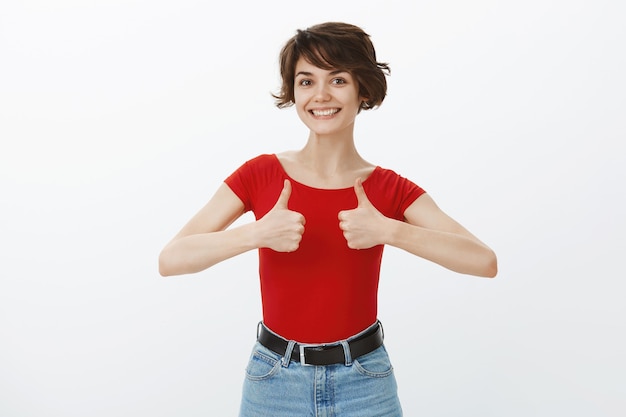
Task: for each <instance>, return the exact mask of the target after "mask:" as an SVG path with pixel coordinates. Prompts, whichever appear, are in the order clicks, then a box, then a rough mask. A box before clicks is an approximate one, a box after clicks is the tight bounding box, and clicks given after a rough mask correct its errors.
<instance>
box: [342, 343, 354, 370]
mask: <svg viewBox="0 0 626 417" xmlns="http://www.w3.org/2000/svg"><path fill="white" fill-rule="evenodd" d="M341 346H343V355H344V358H345V364H346V366H351V365H352V352H350V345H349V344H348V341H347V340H342V341H341Z"/></svg>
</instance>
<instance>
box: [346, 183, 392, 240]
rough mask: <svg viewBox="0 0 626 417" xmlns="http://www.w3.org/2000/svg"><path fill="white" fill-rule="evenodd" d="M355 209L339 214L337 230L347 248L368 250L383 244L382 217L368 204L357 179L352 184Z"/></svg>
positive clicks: (383, 220)
mask: <svg viewBox="0 0 626 417" xmlns="http://www.w3.org/2000/svg"><path fill="white" fill-rule="evenodd" d="M354 192H355V194H356V198H357V207H356V208H355V209H352V210H343V211H340V212H339V228H340V229H341V230H342V231H343V236H344V237H345V238H346V242H347V243H348V247H349V248H351V249H368V248H371V247H373V246H376V245H380V244H382V243H383V238H382V236H383V234H384V231H385V227H384V223H385V220H386V219H387V217H385V216H383V215H382V214H381V213H380V212H379V211H378V210H377V209H376V207H374V205H373V204H372V203H371V202H370V200H369V199H368V198H367V195H366V194H365V190H364V189H363V184H361V179H360V178H357V180H356V182H355V184H354Z"/></svg>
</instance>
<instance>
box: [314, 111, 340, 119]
mask: <svg viewBox="0 0 626 417" xmlns="http://www.w3.org/2000/svg"><path fill="white" fill-rule="evenodd" d="M310 112H311V113H312V114H313V116H318V117H319V116H332V115H333V114H336V113H337V112H339V109H324V110H310Z"/></svg>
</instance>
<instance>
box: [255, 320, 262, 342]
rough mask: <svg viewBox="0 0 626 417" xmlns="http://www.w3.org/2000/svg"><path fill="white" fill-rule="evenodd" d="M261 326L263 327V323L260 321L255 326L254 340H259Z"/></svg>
mask: <svg viewBox="0 0 626 417" xmlns="http://www.w3.org/2000/svg"><path fill="white" fill-rule="evenodd" d="M261 326H263V322H262V321H260V322H259V323H258V324H257V325H256V339H257V340H259V336H260V335H261Z"/></svg>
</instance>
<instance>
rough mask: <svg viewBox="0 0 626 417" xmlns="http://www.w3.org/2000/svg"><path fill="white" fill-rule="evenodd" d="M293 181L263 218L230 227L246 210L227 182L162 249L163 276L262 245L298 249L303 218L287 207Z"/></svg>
mask: <svg viewBox="0 0 626 417" xmlns="http://www.w3.org/2000/svg"><path fill="white" fill-rule="evenodd" d="M290 195H291V184H289V181H285V185H284V188H283V190H282V192H281V194H280V196H279V197H278V200H277V202H276V205H275V206H274V207H273V208H272V210H270V211H269V212H268V213H267V214H266V215H265V216H264V217H263V218H262V219H259V220H258V221H255V222H251V223H247V224H244V225H242V226H238V227H234V228H231V229H228V226H230V225H231V224H232V223H233V222H234V221H235V220H237V219H238V218H239V217H240V216H241V215H242V214H243V213H244V205H243V203H242V201H241V200H240V199H239V197H237V195H236V194H235V193H234V192H233V191H232V190H231V189H230V188H229V187H228V185H226V184H222V185H221V186H220V187H219V188H218V190H217V192H216V193H215V195H214V196H213V197H212V198H211V200H209V202H208V203H207V204H206V205H205V206H204V207H203V208H202V209H200V211H199V212H198V213H197V214H196V215H195V216H194V217H193V218H192V219H191V220H190V221H189V222H188V223H187V224H186V225H185V226H184V227H183V228H182V230H181V231H180V232H178V234H177V235H176V236H174V238H173V239H172V240H171V241H170V242H169V243H168V244H167V245H166V246H165V248H163V250H162V251H161V254H160V255H159V273H160V274H161V275H162V276H170V275H181V274H189V273H194V272H199V271H202V270H205V269H207V268H209V267H211V266H213V265H215V264H217V263H219V262H221V261H224V260H226V259H229V258H232V257H233V256H236V255H239V254H241V253H244V252H247V251H249V250H251V249H256V248H260V247H268V248H272V249H274V250H276V251H280V252H288V251H294V250H296V249H297V248H298V246H299V244H300V240H301V239H302V234H303V233H304V217H303V216H302V215H301V214H300V213H297V212H294V211H291V210H289V209H288V208H287V203H288V201H289V197H290Z"/></svg>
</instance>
